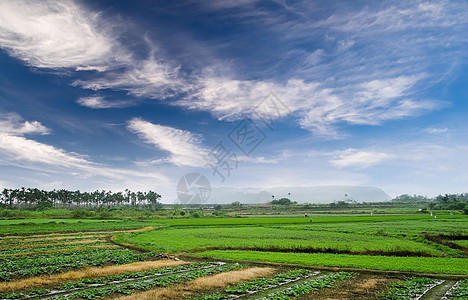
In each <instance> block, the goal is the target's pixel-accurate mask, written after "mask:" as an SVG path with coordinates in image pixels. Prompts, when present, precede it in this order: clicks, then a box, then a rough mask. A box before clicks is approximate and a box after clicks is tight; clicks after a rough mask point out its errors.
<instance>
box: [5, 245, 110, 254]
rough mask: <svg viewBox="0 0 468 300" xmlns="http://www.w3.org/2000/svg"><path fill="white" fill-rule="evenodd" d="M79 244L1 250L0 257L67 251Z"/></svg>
mask: <svg viewBox="0 0 468 300" xmlns="http://www.w3.org/2000/svg"><path fill="white" fill-rule="evenodd" d="M106 244H109V243H107V242H93V243H88V244H86V246H98V245H106ZM76 246H77V244H53V245H48V246H37V247H28V248H18V247H16V248H6V249H0V255H5V254H18V253H22V252H44V251H48V250H56V249H65V248H72V247H76Z"/></svg>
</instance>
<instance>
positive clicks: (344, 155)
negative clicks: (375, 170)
mask: <svg viewBox="0 0 468 300" xmlns="http://www.w3.org/2000/svg"><path fill="white" fill-rule="evenodd" d="M334 156H335V158H334V159H332V160H331V161H330V162H331V163H332V164H333V165H335V166H337V167H340V168H343V167H350V166H352V167H358V168H367V167H370V166H373V165H376V164H379V163H381V162H383V161H386V160H389V159H392V158H394V155H392V154H388V153H384V152H376V151H363V150H358V149H351V148H350V149H346V150H343V151H338V152H336V153H335V155H334Z"/></svg>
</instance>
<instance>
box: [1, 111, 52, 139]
mask: <svg viewBox="0 0 468 300" xmlns="http://www.w3.org/2000/svg"><path fill="white" fill-rule="evenodd" d="M0 132H2V133H3V134H9V135H24V134H41V135H46V134H49V133H50V129H48V128H47V127H45V126H44V125H42V124H41V123H40V122H38V121H32V122H29V121H24V122H23V120H22V118H21V117H20V116H19V115H18V114H15V113H10V114H0Z"/></svg>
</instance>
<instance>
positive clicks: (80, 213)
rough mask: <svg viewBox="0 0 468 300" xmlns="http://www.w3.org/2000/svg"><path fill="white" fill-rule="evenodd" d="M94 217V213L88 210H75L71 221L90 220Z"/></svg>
mask: <svg viewBox="0 0 468 300" xmlns="http://www.w3.org/2000/svg"><path fill="white" fill-rule="evenodd" d="M95 215H96V213H95V212H94V211H91V210H88V209H77V210H74V211H73V212H72V218H73V219H85V218H92V217H94V216H95Z"/></svg>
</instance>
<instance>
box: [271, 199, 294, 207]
mask: <svg viewBox="0 0 468 300" xmlns="http://www.w3.org/2000/svg"><path fill="white" fill-rule="evenodd" d="M293 203H294V202H292V201H291V200H289V199H288V198H280V199H278V200H272V201H271V204H273V205H291V204H293Z"/></svg>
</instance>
